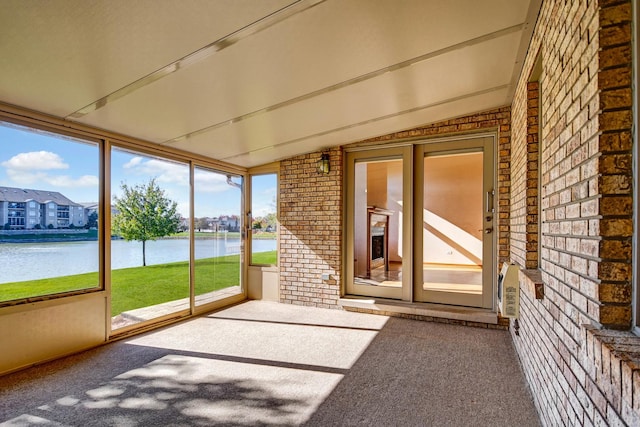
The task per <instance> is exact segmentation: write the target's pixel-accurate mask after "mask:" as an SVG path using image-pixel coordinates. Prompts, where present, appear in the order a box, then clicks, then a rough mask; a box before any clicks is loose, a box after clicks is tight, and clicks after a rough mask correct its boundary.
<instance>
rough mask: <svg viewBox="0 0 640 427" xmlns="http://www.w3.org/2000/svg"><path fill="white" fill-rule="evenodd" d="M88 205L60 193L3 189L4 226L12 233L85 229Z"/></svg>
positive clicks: (0, 193) (0, 219) (0, 205)
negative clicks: (15, 231) (86, 207)
mask: <svg viewBox="0 0 640 427" xmlns="http://www.w3.org/2000/svg"><path fill="white" fill-rule="evenodd" d="M86 223H87V215H86V212H85V208H84V206H82V205H80V204H78V203H75V202H73V201H71V200H69V199H68V198H67V197H65V196H64V195H63V194H61V193H59V192H57V191H45V190H33V189H26V188H14V187H0V224H3V225H4V228H5V229H8V230H34V229H48V228H70V227H71V228H73V227H84V226H85V224H86Z"/></svg>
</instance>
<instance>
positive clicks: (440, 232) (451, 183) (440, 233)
mask: <svg viewBox="0 0 640 427" xmlns="http://www.w3.org/2000/svg"><path fill="white" fill-rule="evenodd" d="M482 156H483V155H482V153H469V154H463V155H445V156H435V157H426V158H425V167H424V209H425V223H424V224H423V227H424V228H423V241H424V246H423V247H424V256H423V257H424V260H423V261H424V262H425V263H437V264H461V265H482V251H481V249H482V229H483V224H484V223H483V218H482V213H483V206H482V204H483V199H482V197H483V191H482V179H483V171H482V167H483V162H482ZM478 249H479V250H478Z"/></svg>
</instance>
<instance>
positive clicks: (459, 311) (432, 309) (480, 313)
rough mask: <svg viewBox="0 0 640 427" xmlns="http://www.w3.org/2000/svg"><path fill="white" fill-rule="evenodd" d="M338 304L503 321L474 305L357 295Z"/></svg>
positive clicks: (436, 316)
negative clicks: (407, 300)
mask: <svg viewBox="0 0 640 427" xmlns="http://www.w3.org/2000/svg"><path fill="white" fill-rule="evenodd" d="M338 305H340V306H341V307H342V308H344V309H345V310H352V311H360V310H364V311H366V312H370V313H375V314H383V315H390V316H398V315H400V316H402V315H409V316H421V317H428V318H433V320H435V321H438V319H447V320H451V322H450V323H458V322H464V324H466V322H471V323H481V324H487V325H498V324H502V323H503V322H500V321H499V320H502V319H499V317H498V313H496V312H495V311H493V310H488V309H483V308H474V307H461V306H457V305H446V304H432V303H425V302H406V301H397V300H390V299H384V298H370V297H358V296H345V297H342V298H340V299H339V300H338ZM424 320H432V319H424ZM507 320H508V319H507ZM507 325H508V323H507ZM502 326H505V325H502Z"/></svg>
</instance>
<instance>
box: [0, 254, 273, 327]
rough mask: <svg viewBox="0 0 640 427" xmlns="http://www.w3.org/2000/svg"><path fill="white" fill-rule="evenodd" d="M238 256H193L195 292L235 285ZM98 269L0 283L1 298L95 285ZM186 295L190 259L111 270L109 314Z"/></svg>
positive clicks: (269, 258) (269, 257)
mask: <svg viewBox="0 0 640 427" xmlns="http://www.w3.org/2000/svg"><path fill="white" fill-rule="evenodd" d="M276 256H277V254H276V251H269V252H261V253H257V254H253V261H254V263H259V264H271V263H274V262H275V261H274V260H275V259H276ZM239 277H240V256H239V255H228V256H222V257H216V258H204V259H199V260H196V266H195V279H196V281H195V283H196V295H201V294H204V293H207V292H211V291H215V290H219V289H223V288H226V287H229V286H235V285H238V284H239V282H240V280H239ZM97 283H98V273H86V274H77V275H73V276H63V277H54V278H51V279H41V280H32V281H28V282H13V283H4V284H0V301H10V300H15V299H22V298H28V297H34V296H40V295H50V294H55V293H60V292H69V291H74V290H79V289H87V288H92V287H94V286H96V284H97ZM188 296H189V263H188V262H187V261H183V262H173V263H169V264H159V265H149V266H146V267H133V268H123V269H119V270H113V271H112V272H111V315H112V316H115V315H117V314H120V313H122V312H123V311H128V310H133V309H135V308H140V307H148V306H151V305H156V304H160V303H163V302H168V301H173V300H177V299H181V298H187V297H188Z"/></svg>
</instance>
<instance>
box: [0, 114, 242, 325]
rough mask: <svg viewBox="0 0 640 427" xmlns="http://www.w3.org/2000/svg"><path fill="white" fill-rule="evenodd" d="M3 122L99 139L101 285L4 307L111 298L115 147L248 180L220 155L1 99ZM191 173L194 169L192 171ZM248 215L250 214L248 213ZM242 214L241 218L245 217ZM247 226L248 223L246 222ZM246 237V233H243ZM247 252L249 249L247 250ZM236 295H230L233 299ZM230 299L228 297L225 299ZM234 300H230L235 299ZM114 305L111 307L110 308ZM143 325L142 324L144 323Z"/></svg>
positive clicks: (0, 119)
mask: <svg viewBox="0 0 640 427" xmlns="http://www.w3.org/2000/svg"><path fill="white" fill-rule="evenodd" d="M0 122H2V123H3V124H6V125H8V126H12V125H13V126H18V127H24V128H27V129H30V130H32V131H35V132H46V133H50V134H52V135H53V136H55V137H60V138H64V137H69V138H73V139H79V140H85V141H87V142H92V143H95V144H96V145H97V147H98V157H99V159H98V171H97V172H98V176H99V183H98V229H99V232H98V252H99V255H98V259H99V260H98V264H99V268H98V278H99V279H98V286H96V287H91V288H87V289H80V290H73V291H67V292H59V293H52V294H47V295H39V296H33V297H27V298H17V299H12V300H7V301H1V302H0V310H2V309H4V308H6V307H9V306H19V305H24V304H31V303H36V302H42V301H49V300H58V299H63V298H72V297H76V296H79V295H84V294H92V293H99V292H105V293H106V294H107V300H108V301H109V300H110V291H111V289H110V271H111V264H110V258H109V256H110V252H109V251H110V247H108V246H109V241H110V233H111V226H110V221H111V215H110V209H108V206H110V203H111V199H110V196H111V182H110V181H111V170H110V168H111V158H110V150H111V147H114V148H121V149H125V150H132V151H135V152H139V153H141V154H147V155H149V156H153V157H158V158H164V159H167V160H170V161H179V162H184V163H187V164H191V165H193V164H197V165H198V166H202V167H204V168H208V169H211V170H216V171H220V172H221V173H225V174H232V175H237V176H241V177H242V178H243V181H244V182H247V180H248V172H247V168H244V167H241V166H237V165H233V164H229V163H226V162H223V161H219V160H216V159H212V158H208V157H205V156H202V155H198V154H194V153H188V152H186V151H181V150H178V149H174V148H171V147H165V146H159V145H158V144H154V143H150V142H147V141H143V140H139V139H136V138H131V137H127V136H124V135H120V134H116V133H112V132H109V131H104V130H99V129H95V128H92V127H91V126H87V125H83V124H80V123H75V122H69V121H65V120H62V119H58V118H56V117H52V116H48V115H45V114H42V113H38V112H33V111H27V110H24V109H22V108H20V107H15V106H11V105H6V104H1V103H0ZM190 177H191V172H190ZM244 191H245V194H243V195H242V197H241V200H242V203H245V200H246V192H247V189H246V188H245V189H244ZM190 202H191V203H193V197H192V196H190ZM245 210H246V208H245V206H243V207H242V212H243V213H244V212H245ZM245 218H246V217H245ZM243 219H244V218H242V219H241V220H243ZM242 227H243V229H244V228H245V227H246V226H244V225H243V226H242ZM242 237H243V238H244V239H245V241H246V236H242ZM245 256H246V252H245ZM247 266H248V264H247V262H246V259H245V261H244V263H243V267H242V268H243V271H242V280H243V286H242V293H241V295H242V297H243V298H246V296H247V286H246V275H247ZM233 298H234V297H230V298H228V299H229V300H231V299H233ZM225 301H226V300H225ZM232 302H234V301H229V302H228V303H232ZM214 305H218V302H217V301H216V302H214V303H210V304H208V305H207V306H206V307H205V306H202V307H204V308H207V309H209V308H210V307H209V306H211V307H213V306H214ZM191 307H192V309H191V313H192V314H195V312H194V309H193V307H194V306H193V304H192V305H191ZM109 310H110V308H109V309H108V310H107V311H109ZM141 326H142V325H141Z"/></svg>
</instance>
